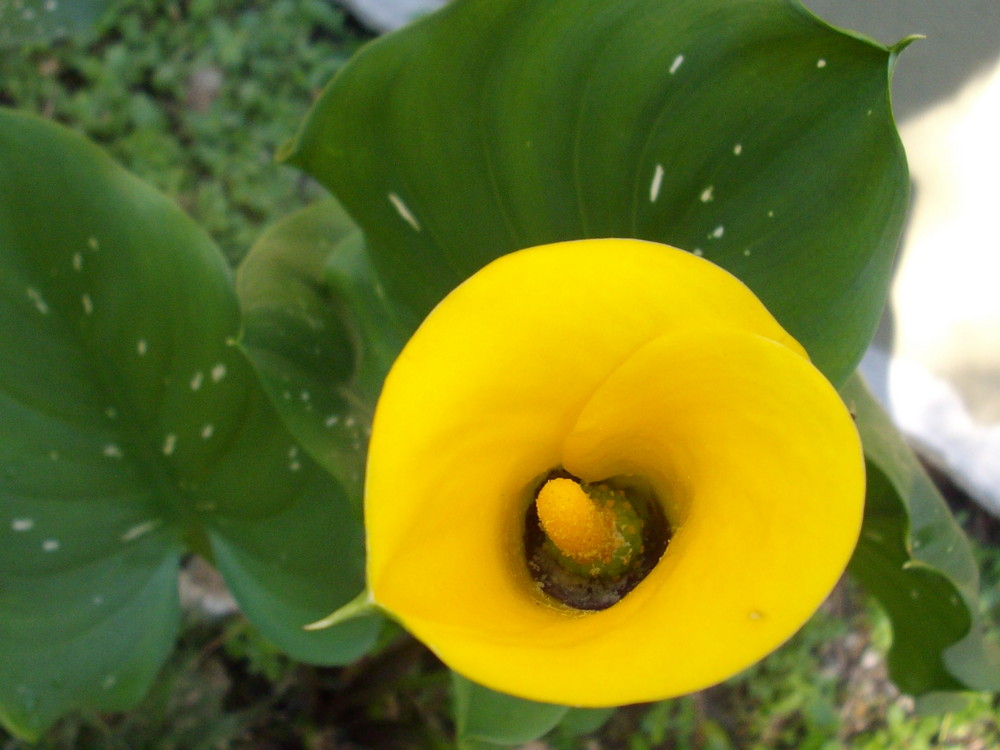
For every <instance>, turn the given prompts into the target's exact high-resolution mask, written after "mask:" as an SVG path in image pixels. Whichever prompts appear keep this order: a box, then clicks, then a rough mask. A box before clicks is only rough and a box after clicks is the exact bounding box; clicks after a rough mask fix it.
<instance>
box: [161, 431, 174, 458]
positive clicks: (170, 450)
mask: <svg viewBox="0 0 1000 750" xmlns="http://www.w3.org/2000/svg"><path fill="white" fill-rule="evenodd" d="M176 448H177V436H176V435H175V434H174V433H172V432H171V433H170V434H169V435H167V436H166V437H165V438H163V455H164V456H172V455H174V449H176Z"/></svg>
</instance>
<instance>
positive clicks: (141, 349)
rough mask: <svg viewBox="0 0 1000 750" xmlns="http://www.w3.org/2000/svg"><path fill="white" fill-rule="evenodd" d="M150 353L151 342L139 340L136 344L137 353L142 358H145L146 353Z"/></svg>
mask: <svg viewBox="0 0 1000 750" xmlns="http://www.w3.org/2000/svg"><path fill="white" fill-rule="evenodd" d="M148 351H149V342H148V341H146V339H139V340H138V341H136V342H135V352H136V354H138V355H139V356H140V357H145V356H146V352H148Z"/></svg>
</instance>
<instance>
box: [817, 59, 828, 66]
mask: <svg viewBox="0 0 1000 750" xmlns="http://www.w3.org/2000/svg"><path fill="white" fill-rule="evenodd" d="M816 67H817V68H825V67H826V60H824V59H823V58H822V57H821V58H820V59H819V60H817V61H816Z"/></svg>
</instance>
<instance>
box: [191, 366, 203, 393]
mask: <svg viewBox="0 0 1000 750" xmlns="http://www.w3.org/2000/svg"><path fill="white" fill-rule="evenodd" d="M204 381H205V376H204V375H203V374H202V372H201V370H198V372H196V373H195V374H194V376H193V377H192V378H191V390H192V391H197V390H198V389H199V388H201V384H202V383H203V382H204Z"/></svg>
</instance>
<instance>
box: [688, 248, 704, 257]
mask: <svg viewBox="0 0 1000 750" xmlns="http://www.w3.org/2000/svg"><path fill="white" fill-rule="evenodd" d="M691 252H692V253H694V254H695V255H697V256H698V257H699V258H700V257H702V256H703V255H704V254H705V251H704V250H702V249H701V248H700V247H696V248H695V249H694V250H692V251H691Z"/></svg>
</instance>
